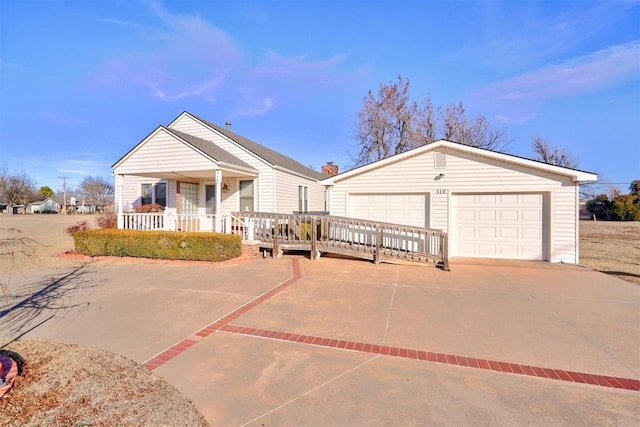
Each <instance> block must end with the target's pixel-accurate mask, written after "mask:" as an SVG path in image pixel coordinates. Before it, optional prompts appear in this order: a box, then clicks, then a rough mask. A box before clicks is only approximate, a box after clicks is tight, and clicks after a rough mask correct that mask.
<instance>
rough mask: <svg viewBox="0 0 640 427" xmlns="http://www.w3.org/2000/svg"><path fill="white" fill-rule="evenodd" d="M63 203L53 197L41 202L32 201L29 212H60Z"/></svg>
mask: <svg viewBox="0 0 640 427" xmlns="http://www.w3.org/2000/svg"><path fill="white" fill-rule="evenodd" d="M60 207H61V205H60V204H59V203H58V202H56V201H55V200H53V199H45V200H42V201H40V202H34V203H30V204H29V206H28V212H29V213H54V212H55V213H58V212H59V211H60Z"/></svg>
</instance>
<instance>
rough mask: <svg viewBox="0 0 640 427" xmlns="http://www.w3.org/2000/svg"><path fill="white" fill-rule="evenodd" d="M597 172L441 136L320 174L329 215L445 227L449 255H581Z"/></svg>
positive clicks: (571, 259)
mask: <svg viewBox="0 0 640 427" xmlns="http://www.w3.org/2000/svg"><path fill="white" fill-rule="evenodd" d="M595 180H597V176H596V175H595V174H592V173H589V172H584V171H579V170H574V169H568V168H563V167H559V166H553V165H549V164H546V163H542V162H538V161H535V160H530V159H526V158H522V157H518V156H512V155H509V154H505V153H499V152H495V151H491V150H486V149H481V148H476V147H471V146H468V145H463V144H458V143H455V142H451V141H445V140H440V141H436V142H433V143H431V144H428V145H424V146H422V147H418V148H415V149H413V150H410V151H407V152H405V153H402V154H398V155H396V156H392V157H389V158H386V159H383V160H380V161H377V162H374V163H371V164H368V165H366V166H362V167H359V168H356V169H352V170H350V171H347V172H344V173H341V174H339V175H336V176H334V177H331V178H327V179H325V180H324V181H322V184H323V185H325V187H326V188H327V202H328V210H329V212H330V213H331V214H332V215H338V216H349V217H354V218H363V219H370V220H373V221H382V222H391V223H398V224H404V225H411V226H417V227H429V228H434V229H439V230H443V231H446V232H447V233H448V235H449V253H450V256H451V257H475V258H501V259H523V260H546V261H551V262H565V263H572V264H573V263H578V262H579V247H578V246H579V233H578V227H579V221H578V207H579V185H580V183H583V182H591V181H595Z"/></svg>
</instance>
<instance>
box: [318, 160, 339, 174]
mask: <svg viewBox="0 0 640 427" xmlns="http://www.w3.org/2000/svg"><path fill="white" fill-rule="evenodd" d="M322 174H323V175H326V176H327V177H329V178H331V177H332V176H336V175H338V165H334V164H333V162H327V164H326V165H322Z"/></svg>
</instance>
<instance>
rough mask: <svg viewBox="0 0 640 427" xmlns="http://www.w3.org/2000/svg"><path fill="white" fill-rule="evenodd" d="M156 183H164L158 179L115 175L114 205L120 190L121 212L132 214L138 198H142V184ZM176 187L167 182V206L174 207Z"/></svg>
mask: <svg viewBox="0 0 640 427" xmlns="http://www.w3.org/2000/svg"><path fill="white" fill-rule="evenodd" d="M158 182H166V181H163V180H160V179H154V178H146V177H142V176H134V175H125V176H124V177H122V176H121V175H116V181H115V185H116V187H115V201H116V205H117V204H118V201H119V200H120V191H121V190H122V195H123V197H122V211H123V212H132V211H133V210H134V209H135V208H136V207H137V206H140V197H141V196H142V184H155V183H158ZM175 193H176V185H175V181H169V182H167V205H168V206H175V202H176V195H175Z"/></svg>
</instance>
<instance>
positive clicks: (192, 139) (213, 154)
mask: <svg viewBox="0 0 640 427" xmlns="http://www.w3.org/2000/svg"><path fill="white" fill-rule="evenodd" d="M158 132H166V133H168V134H169V135H170V136H172V137H173V138H176V139H177V140H178V141H181V142H182V143H184V144H185V145H187V146H190V147H191V148H193V149H195V150H196V151H198V152H200V153H201V154H203V155H205V156H206V157H208V158H209V159H211V160H212V161H215V162H217V163H218V165H220V166H227V167H231V168H239V169H241V170H244V171H250V172H252V173H256V172H257V171H256V169H255V168H254V167H252V166H251V165H249V164H247V163H246V162H244V161H242V160H240V159H239V158H237V157H236V156H234V155H233V154H231V153H229V152H228V151H226V150H223V149H222V148H220V147H218V146H217V145H216V144H214V143H213V142H211V141H207V140H205V139H202V138H198V137H196V136H193V135H189V134H187V133H184V132H181V131H179V130H176V129H171V128H167V127H164V126H158V127H157V128H156V129H154V130H153V131H152V132H151V133H150V134H149V135H147V136H146V137H145V138H144V139H143V140H142V141H140V142H139V143H138V144H136V146H135V147H133V148H132V149H131V150H129V151H128V152H127V153H126V154H125V155H124V156H122V157H121V158H120V159H119V160H118V161H117V162H115V163H114V164H113V165H112V166H111V168H112V169H115V168H116V167H118V165H120V163H122V162H123V161H124V160H125V159H127V158H128V157H129V156H130V155H132V154H133V153H134V152H135V151H136V150H137V149H138V148H140V147H141V146H142V145H143V144H144V143H146V142H147V141H148V140H149V139H150V138H152V137H153V136H154V135H157V134H158Z"/></svg>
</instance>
